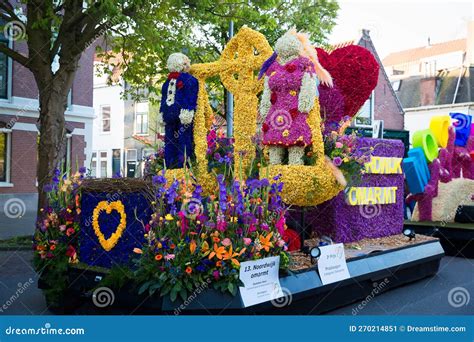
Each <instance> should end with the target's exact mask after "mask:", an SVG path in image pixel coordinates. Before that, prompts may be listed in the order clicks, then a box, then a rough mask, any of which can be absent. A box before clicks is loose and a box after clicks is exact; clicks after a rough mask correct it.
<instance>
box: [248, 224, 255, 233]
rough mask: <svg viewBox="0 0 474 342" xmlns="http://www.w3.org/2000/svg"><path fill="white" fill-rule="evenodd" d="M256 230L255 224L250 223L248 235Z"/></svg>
mask: <svg viewBox="0 0 474 342" xmlns="http://www.w3.org/2000/svg"><path fill="white" fill-rule="evenodd" d="M256 230H257V227H255V223H251V224H250V226H249V233H253V232H254V231H256Z"/></svg>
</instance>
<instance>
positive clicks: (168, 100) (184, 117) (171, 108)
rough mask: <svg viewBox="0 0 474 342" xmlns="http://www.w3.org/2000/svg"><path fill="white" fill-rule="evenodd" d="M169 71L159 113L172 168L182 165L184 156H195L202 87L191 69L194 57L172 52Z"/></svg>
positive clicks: (167, 163) (168, 161)
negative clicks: (194, 124) (198, 98)
mask: <svg viewBox="0 0 474 342" xmlns="http://www.w3.org/2000/svg"><path fill="white" fill-rule="evenodd" d="M167 66H168V70H169V72H170V73H169V74H168V79H167V80H166V82H165V83H164V84H163V87H162V90H161V106H160V113H161V115H162V117H163V122H164V124H165V162H166V167H167V168H169V169H173V168H181V167H183V164H184V163H185V158H193V157H194V147H193V145H194V141H193V123H194V114H195V112H196V106H197V97H198V90H199V83H198V80H197V79H196V78H195V77H193V76H192V75H191V74H190V73H189V69H190V66H191V61H190V60H189V58H188V57H187V56H186V55H184V54H182V53H173V54H171V55H170V56H169V58H168V62H167Z"/></svg>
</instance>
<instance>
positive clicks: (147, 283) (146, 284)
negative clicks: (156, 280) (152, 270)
mask: <svg viewBox="0 0 474 342" xmlns="http://www.w3.org/2000/svg"><path fill="white" fill-rule="evenodd" d="M152 283H153V281H152V280H149V281H147V282H145V283H143V284H142V286H140V288H139V289H138V294H139V295H141V294H142V293H144V292H145V291H146V290H147V289H148V288H149V287H150V285H151V284H152Z"/></svg>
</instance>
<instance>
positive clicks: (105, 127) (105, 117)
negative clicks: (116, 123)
mask: <svg viewBox="0 0 474 342" xmlns="http://www.w3.org/2000/svg"><path fill="white" fill-rule="evenodd" d="M100 110H101V118H102V132H104V133H109V132H110V106H102V107H100Z"/></svg>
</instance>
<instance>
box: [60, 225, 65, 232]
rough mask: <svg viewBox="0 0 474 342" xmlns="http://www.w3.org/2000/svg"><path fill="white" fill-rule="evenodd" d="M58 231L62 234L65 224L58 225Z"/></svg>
mask: <svg viewBox="0 0 474 342" xmlns="http://www.w3.org/2000/svg"><path fill="white" fill-rule="evenodd" d="M59 230H60V231H62V232H64V231H65V230H66V225H65V224H62V225H60V226H59Z"/></svg>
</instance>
